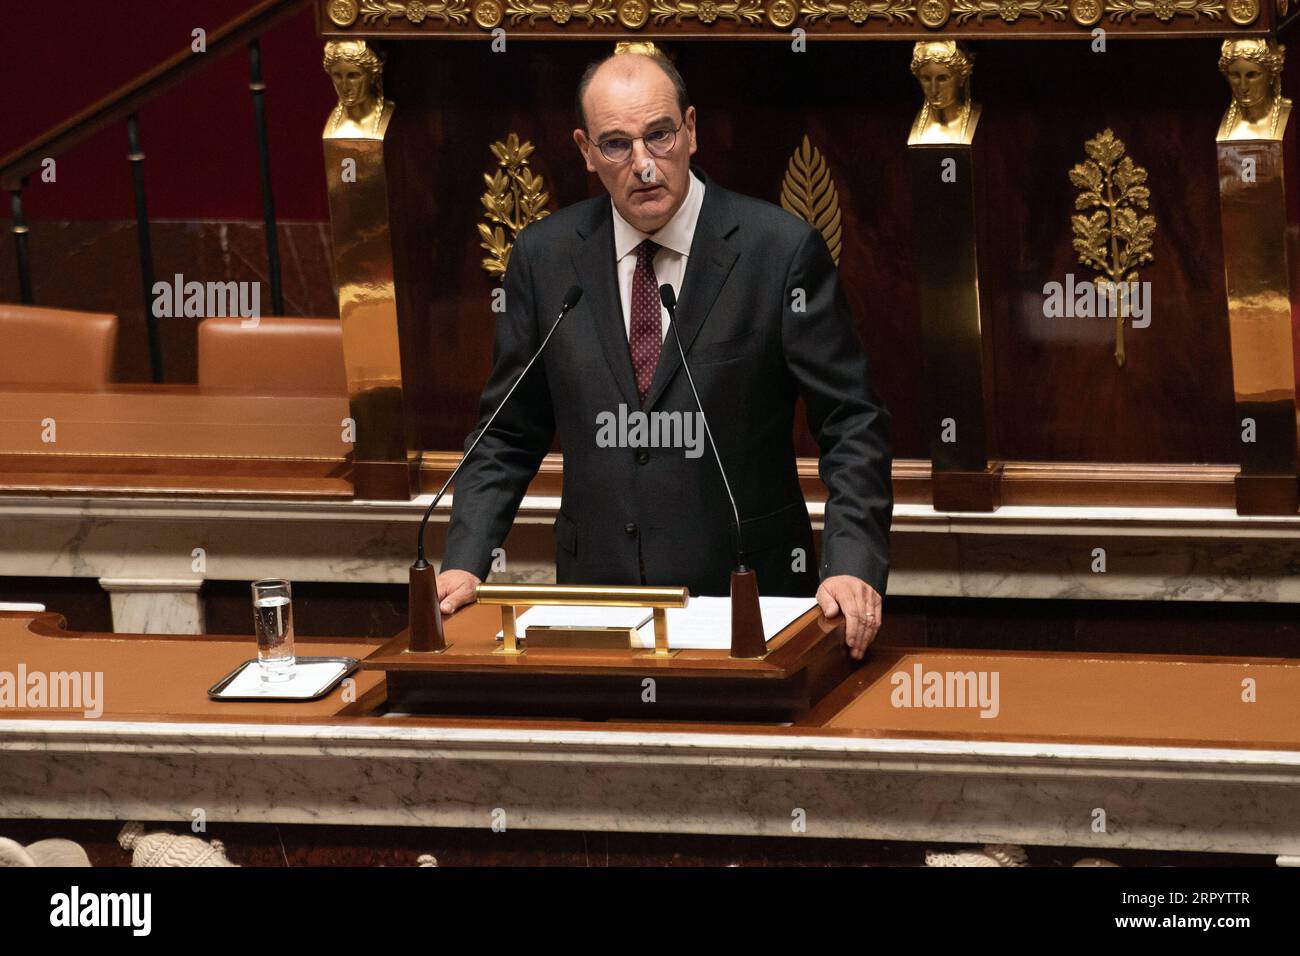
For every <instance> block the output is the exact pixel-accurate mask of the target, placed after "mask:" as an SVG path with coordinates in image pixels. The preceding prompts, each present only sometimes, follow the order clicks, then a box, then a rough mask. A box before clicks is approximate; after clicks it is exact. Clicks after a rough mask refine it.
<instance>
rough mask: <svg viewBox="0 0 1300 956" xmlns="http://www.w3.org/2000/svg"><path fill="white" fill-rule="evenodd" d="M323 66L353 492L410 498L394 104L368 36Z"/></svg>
mask: <svg viewBox="0 0 1300 956" xmlns="http://www.w3.org/2000/svg"><path fill="white" fill-rule="evenodd" d="M324 65H325V70H326V72H327V73H328V74H329V76H330V80H331V81H332V82H333V84H334V89H335V92H336V93H337V94H338V97H339V102H338V105H337V106H336V107H335V108H334V110H333V112H332V113H331V114H330V118H329V121H328V122H327V123H326V124H325V132H324V135H323V137H322V141H323V145H324V150H325V179H326V182H327V184H328V190H329V205H330V226H331V230H332V234H333V239H334V269H335V277H336V279H337V281H338V288H339V318H340V319H341V320H342V323H343V358H344V365H345V367H346V370H347V377H348V401H349V406H350V409H351V413H350V414H351V417H352V419H353V421H354V422H355V443H354V445H353V456H352V480H353V486H354V494H355V495H356V497H358V498H385V499H407V498H410V496H411V494H412V491H413V490H414V489H413V480H414V471H413V468H412V463H411V460H410V457H409V456H408V453H407V441H406V421H405V414H404V401H403V392H402V364H401V350H400V347H399V344H398V327H397V299H396V294H395V290H394V284H393V247H392V239H391V235H390V232H389V225H388V222H389V218H388V210H389V205H388V178H387V174H386V170H385V167H384V142H385V136H386V134H387V132H388V125H389V122H390V121H391V119H392V117H393V101H392V100H387V99H384V91H383V59H382V57H380V56H379V55H378V54H377V53H376V52H375V51H374V50H371V49H369V48H368V47H367V46H366V44H365V42H364V41H362V40H339V41H331V42H329V43H326V44H325V64H324Z"/></svg>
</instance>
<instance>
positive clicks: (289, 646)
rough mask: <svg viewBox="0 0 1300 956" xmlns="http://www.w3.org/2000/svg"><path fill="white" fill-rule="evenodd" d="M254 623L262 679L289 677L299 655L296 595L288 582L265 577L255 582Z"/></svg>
mask: <svg viewBox="0 0 1300 956" xmlns="http://www.w3.org/2000/svg"><path fill="white" fill-rule="evenodd" d="M253 626H254V628H256V630H257V660H258V663H259V664H260V665H261V668H262V680H264V681H270V682H280V681H286V680H289V679H290V678H291V677H293V666H294V664H295V663H296V661H297V658H296V656H295V655H294V651H293V595H292V594H291V592H290V590H289V582H288V581H285V580H283V579H281V578H263V579H262V580H260V581H254V582H253Z"/></svg>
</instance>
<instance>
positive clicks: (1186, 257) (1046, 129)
mask: <svg viewBox="0 0 1300 956" xmlns="http://www.w3.org/2000/svg"><path fill="white" fill-rule="evenodd" d="M606 49H608V47H607V44H604V43H598V42H586V43H569V44H541V43H535V42H534V43H528V42H520V41H517V40H512V41H511V46H510V53H509V55H508V56H498V55H495V54H492V53H491V52H489V51H488V49H487V47H486V45H479V44H438V45H434V44H403V45H401V46H400V47H398V48H396V49H395V51H394V54H393V61H392V66H391V67H390V70H389V83H388V85H387V88H388V90H389V92H390V93H391V95H393V96H394V97H395V98H396V99H397V100H398V103H399V107H398V116H399V118H400V119H401V124H400V126H399V128H400V130H401V133H402V140H401V147H400V155H399V156H398V157H396V158H395V163H394V165H395V167H396V169H397V175H395V176H394V191H395V196H394V199H393V204H394V208H395V210H396V211H397V213H398V216H399V219H401V220H402V221H401V223H400V224H397V225H396V232H397V235H398V254H399V262H398V281H399V288H400V289H401V294H402V295H403V296H404V297H405V302H406V305H405V308H404V313H403V315H402V317H401V322H402V336H403V348H404V363H405V367H404V372H405V375H406V379H407V383H408V393H409V395H410V397H411V408H412V417H413V421H412V426H411V427H412V433H413V437H414V438H415V439H416V441H417V443H418V444H419V445H421V446H422V447H425V448H433V449H453V448H457V447H459V446H460V445H461V443H462V442H463V440H464V436H465V434H466V433H467V432H468V431H469V429H470V428H471V427H472V425H473V422H474V420H475V416H476V404H477V398H478V394H479V390H480V388H481V386H482V383H483V381H484V380H485V378H486V375H487V372H488V369H489V366H490V361H491V348H492V328H493V313H492V312H491V310H490V295H491V290H492V288H493V287H494V285H495V282H494V281H493V280H492V279H491V278H490V277H489V276H488V275H487V274H486V273H485V272H484V271H483V270H482V269H481V267H480V264H479V263H480V259H481V258H482V250H481V249H480V248H479V247H478V239H477V233H476V229H475V227H476V224H477V223H478V221H479V219H480V216H481V206H480V203H479V195H480V193H481V192H482V175H483V173H484V172H485V171H487V170H489V169H490V168H491V167H492V166H493V164H494V160H493V157H492V155H491V153H490V152H489V148H488V147H489V145H490V144H491V143H492V142H493V141H494V140H497V139H501V138H504V137H505V136H506V135H507V134H509V133H510V132H516V133H518V134H519V135H520V136H521V137H523V138H525V139H528V140H530V141H532V142H533V143H534V144H535V145H536V147H537V149H536V152H535V153H534V154H533V157H532V165H533V169H534V170H535V171H536V172H537V173H540V174H541V175H542V176H544V177H545V179H546V184H547V187H548V189H549V190H550V193H551V197H552V202H553V206H554V207H557V208H558V207H560V206H564V205H568V204H570V203H573V202H576V201H578V200H580V199H583V198H585V197H587V196H588V195H593V194H595V193H596V192H597V191H598V190H599V189H600V185H599V183H598V181H597V180H596V179H595V177H594V176H589V175H588V174H587V173H586V171H585V170H584V168H583V167H582V165H581V162H580V158H579V156H578V154H577V152H576V149H575V147H574V146H573V143H572V141H571V131H572V127H573V119H572V115H571V113H572V91H573V88H574V86H575V84H576V81H577V79H578V77H579V75H580V73H581V70H582V68H583V67H584V65H585V64H586V63H587V62H588V61H589V59H591V58H594V57H595V56H598V55H600V54H602V53H603V52H604V51H605V50H606ZM670 52H671V53H673V54H674V55H675V56H676V58H677V62H678V66H679V68H680V69H681V71H682V73H683V75H684V76H685V78H686V80H687V82H688V84H689V85H690V88H691V93H692V98H693V101H694V102H695V104H696V107H697V109H698V111H699V130H700V150H699V152H698V153H697V154H696V156H695V162H696V163H697V164H699V165H700V166H702V167H703V168H705V169H706V170H708V172H709V173H710V175H712V176H713V177H714V178H716V179H717V180H718V181H719V182H721V183H723V184H724V185H726V186H727V187H728V188H731V189H735V190H738V191H740V192H744V193H748V194H750V195H755V196H759V197H761V198H766V199H769V200H771V201H776V200H777V198H778V196H779V191H780V185H781V180H782V177H783V175H784V172H785V168H786V164H787V162H788V160H789V157H790V155H791V153H792V152H793V150H794V149H795V148H796V147H797V146H798V144H799V142H800V141H801V139H802V137H803V135H804V134H805V133H807V134H808V135H809V136H810V137H811V139H812V141H813V143H814V145H816V146H817V147H818V148H819V149H821V150H822V151H823V153H824V154H825V156H826V160H827V162H828V164H829V166H830V169H831V172H832V175H833V176H834V179H835V183H836V187H837V189H838V192H839V199H840V203H841V207H842V209H843V216H844V251H843V256H842V259H841V262H840V272H841V276H842V278H843V280H844V283H845V287H846V292H847V295H848V299H849V302H850V305H851V306H852V308H853V310H854V313H855V315H856V317H857V319H858V324H859V328H860V331H861V333H862V337H863V340H864V342H865V343H866V346H867V350H868V354H869V356H870V358H871V360H872V363H873V365H874V366H875V369H876V373H877V377H878V381H879V389H880V392H881V394H882V396H883V398H884V400H885V403H886V405H887V406H888V407H889V409H890V411H891V412H892V414H893V416H894V432H895V451H896V454H897V455H898V456H900V457H905V458H924V457H926V456H927V455H928V444H927V442H926V439H925V427H926V425H925V422H924V421H923V411H922V402H921V392H920V383H921V381H922V363H921V354H920V345H919V333H918V318H917V296H916V288H915V278H914V270H913V261H914V250H913V248H912V228H911V223H910V216H911V210H910V203H911V199H910V189H909V187H908V179H907V176H908V172H907V167H906V162H905V160H906V153H905V149H906V146H905V141H906V136H907V130H908V127H909V124H910V122H911V120H912V117H913V114H914V111H915V109H916V108H917V106H918V99H919V93H918V90H917V88H916V84H915V81H914V80H913V78H912V76H911V74H910V73H909V72H908V69H907V63H908V57H909V55H910V46H909V45H907V44H848V43H845V44H837V45H835V46H834V47H833V48H828V49H826V50H821V51H818V52H817V55H815V56H814V55H807V56H798V55H794V54H791V53H790V52H789V51H788V49H787V48H786V47H785V46H778V45H774V44H763V43H753V42H749V43H742V42H735V43H729V44H728V46H727V56H728V58H729V60H730V61H732V62H734V63H735V64H736V65H737V68H736V69H732V70H717V69H716V68H715V67H716V58H717V56H718V55H719V54H718V53H717V51H716V49H715V48H713V47H710V46H709V45H706V44H689V43H682V44H677V45H676V46H675V47H674V48H672V49H670ZM975 52H976V57H977V60H976V64H977V65H976V74H975V78H976V79H975V83H976V87H975V88H976V97H977V99H978V100H980V101H981V102H982V103H984V105H985V114H984V118H983V120H982V121H981V127H980V133H979V137H978V139H977V145H976V151H977V163H978V176H979V181H978V186H979V195H980V197H981V200H980V201H981V203H982V208H983V234H982V246H981V270H982V275H981V289H982V292H983V310H984V319H985V323H986V327H987V329H988V335H989V337H990V341H991V344H992V346H993V348H994V350H995V353H996V354H995V358H994V361H993V363H992V368H991V370H990V374H991V377H992V389H993V395H994V398H993V410H992V412H993V413H992V415H991V419H992V420H993V425H994V429H995V432H996V435H997V441H996V444H995V447H994V449H993V450H994V455H995V457H997V458H1002V459H1024V460H1040V461H1049V462H1051V461H1098V462H1122V461H1147V462H1180V461H1181V462H1218V463H1228V462H1231V461H1233V460H1234V458H1233V456H1234V452H1235V432H1234V430H1233V425H1232V421H1233V417H1232V382H1231V368H1230V352H1229V345H1228V329H1227V319H1226V308H1225V305H1224V289H1223V279H1222V251H1221V248H1220V245H1219V233H1218V199H1217V184H1216V182H1215V178H1214V176H1215V174H1214V142H1213V140H1214V132H1215V128H1216V124H1217V122H1218V118H1219V115H1220V113H1221V111H1222V109H1223V108H1224V106H1225V105H1226V102H1227V87H1226V85H1225V84H1224V83H1223V80H1222V77H1221V76H1220V75H1219V73H1218V70H1217V67H1216V59H1217V46H1216V44H1215V43H1213V42H1210V41H1200V40H1198V41H1188V42H1185V43H1179V44H1160V45H1153V44H1144V45H1140V46H1137V45H1129V46H1128V47H1125V46H1124V45H1122V44H1115V43H1112V45H1111V47H1110V50H1109V51H1108V52H1106V53H1104V54H1103V53H1092V52H1090V51H1089V50H1088V48H1087V47H1086V46H1085V45H1083V44H1031V43H1020V42H1017V43H989V44H976V45H975ZM742 66H743V68H741V67H742ZM466 77H472V78H473V80H472V86H471V87H470V93H469V94H464V93H463V90H464V86H463V84H462V85H461V86H458V87H457V89H458V90H459V91H461V92H458V93H456V94H455V95H451V94H450V93H449V92H448V91H449V90H450V89H451V88H452V84H453V83H461V81H462V78H466ZM757 77H761V78H762V83H761V87H760V88H756V87H755V82H756V79H755V78H757ZM1031 78H1032V79H1031ZM756 89H758V90H759V91H760V92H761V95H759V92H756ZM1106 126H1110V127H1112V128H1113V129H1114V130H1115V132H1116V133H1117V135H1119V136H1120V137H1121V138H1122V139H1123V140H1124V141H1125V143H1126V145H1127V146H1128V151H1129V154H1130V155H1131V156H1132V157H1133V159H1134V161H1135V162H1137V163H1138V164H1140V165H1142V166H1145V167H1146V168H1147V169H1148V170H1149V171H1150V174H1151V180H1150V185H1151V189H1152V196H1153V203H1152V210H1151V211H1152V212H1153V214H1154V215H1156V217H1157V218H1158V220H1159V223H1160V225H1159V228H1158V230H1157V237H1156V247H1155V256H1156V261H1155V263H1154V264H1153V265H1152V266H1151V267H1149V268H1148V269H1147V270H1145V271H1144V273H1143V276H1142V278H1144V279H1149V280H1150V281H1151V282H1152V283H1153V296H1154V307H1153V319H1152V322H1151V326H1150V327H1149V328H1146V329H1132V328H1130V329H1128V330H1127V332H1126V341H1127V347H1128V353H1129V360H1128V365H1127V367H1125V368H1124V369H1117V368H1116V367H1115V364H1114V360H1113V358H1112V355H1111V351H1112V346H1111V340H1112V336H1113V332H1112V326H1111V324H1110V323H1109V321H1108V320H1106V319H1051V320H1049V319H1045V318H1043V316H1042V297H1043V295H1042V288H1043V284H1044V283H1045V282H1048V281H1052V280H1063V279H1064V277H1065V274H1066V273H1067V272H1073V273H1074V274H1075V275H1076V277H1077V278H1078V279H1080V280H1082V279H1084V278H1090V276H1089V275H1088V273H1087V271H1086V270H1085V269H1083V267H1081V266H1079V265H1078V263H1077V261H1076V259H1075V255H1074V252H1073V250H1072V248H1071V238H1072V236H1071V230H1070V216H1071V215H1072V214H1073V212H1074V209H1073V200H1074V192H1075V191H1074V187H1073V186H1071V184H1070V183H1069V180H1068V177H1067V172H1068V170H1069V168H1070V166H1071V165H1073V164H1074V163H1077V162H1079V161H1080V160H1081V159H1082V158H1083V157H1084V149H1083V144H1084V141H1085V140H1086V139H1088V138H1090V137H1092V136H1094V135H1096V134H1097V133H1098V132H1100V131H1101V130H1102V129H1103V128H1105V127H1106ZM798 448H799V452H800V454H804V455H815V453H816V448H815V445H814V444H813V442H812V440H811V438H810V436H808V435H807V433H806V431H805V430H804V429H803V427H802V424H800V428H799V444H798Z"/></svg>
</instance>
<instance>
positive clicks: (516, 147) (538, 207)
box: [478, 133, 551, 278]
mask: <svg viewBox="0 0 1300 956" xmlns="http://www.w3.org/2000/svg"><path fill="white" fill-rule="evenodd" d="M491 148H492V155H493V156H495V157H496V158H497V168H496V169H494V170H492V171H491V172H487V173H484V174H483V182H484V183H485V184H486V185H487V192H485V193H483V195H482V197H481V199H482V202H483V209H484V214H483V218H484V219H486V220H487V222H480V223H479V224H478V232H479V236H480V237H482V242H480V243H479V245H480V246H482V247H483V248H484V249H485V250H487V253H488V254H487V256H486V257H485V258H484V259H483V262H482V265H483V268H484V269H485V270H487V272H488V274H489V275H492V276H496V277H497V278H500V277H501V276H504V275H505V274H506V266H508V265H509V264H510V250H511V249H512V248H513V247H514V240H515V237H517V236H518V235H519V232H520V230H521V229H523V228H524V226H526V225H528V224H529V223H530V222H536V221H537V220H538V219H541V218H542V217H543V216H547V215H549V214H550V211H549V210H548V209H547V208H546V204H547V203H548V202H550V199H551V196H550V193H548V192H547V191H546V187H545V183H544V182H543V181H542V177H541V176H538V175H536V174H534V173H533V171H532V170H531V169H529V168H528V157H529V156H530V155H531V154H532V152H533V148H534V147H533V144H532V143H530V142H528V141H527V140H524V141H523V142H520V141H519V136H518V135H517V134H515V133H511V134H510V135H509V136H507V137H506V138H505V141H504V142H502V141H500V140H498V141H497V142H495V143H493V144H492V147H491ZM502 227H504V228H502ZM506 229H509V230H510V238H509V239H507V238H506V234H505V230H506Z"/></svg>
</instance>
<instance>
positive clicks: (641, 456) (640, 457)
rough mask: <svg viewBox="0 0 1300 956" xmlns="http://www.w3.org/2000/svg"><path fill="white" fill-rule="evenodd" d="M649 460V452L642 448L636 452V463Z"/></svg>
mask: <svg viewBox="0 0 1300 956" xmlns="http://www.w3.org/2000/svg"><path fill="white" fill-rule="evenodd" d="M649 460H650V453H649V452H648V451H646V450H645V449H644V448H642V449H641V450H640V451H639V452H637V453H636V463H637V464H638V465H644V464H645V463H646V462H648V461H649Z"/></svg>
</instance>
